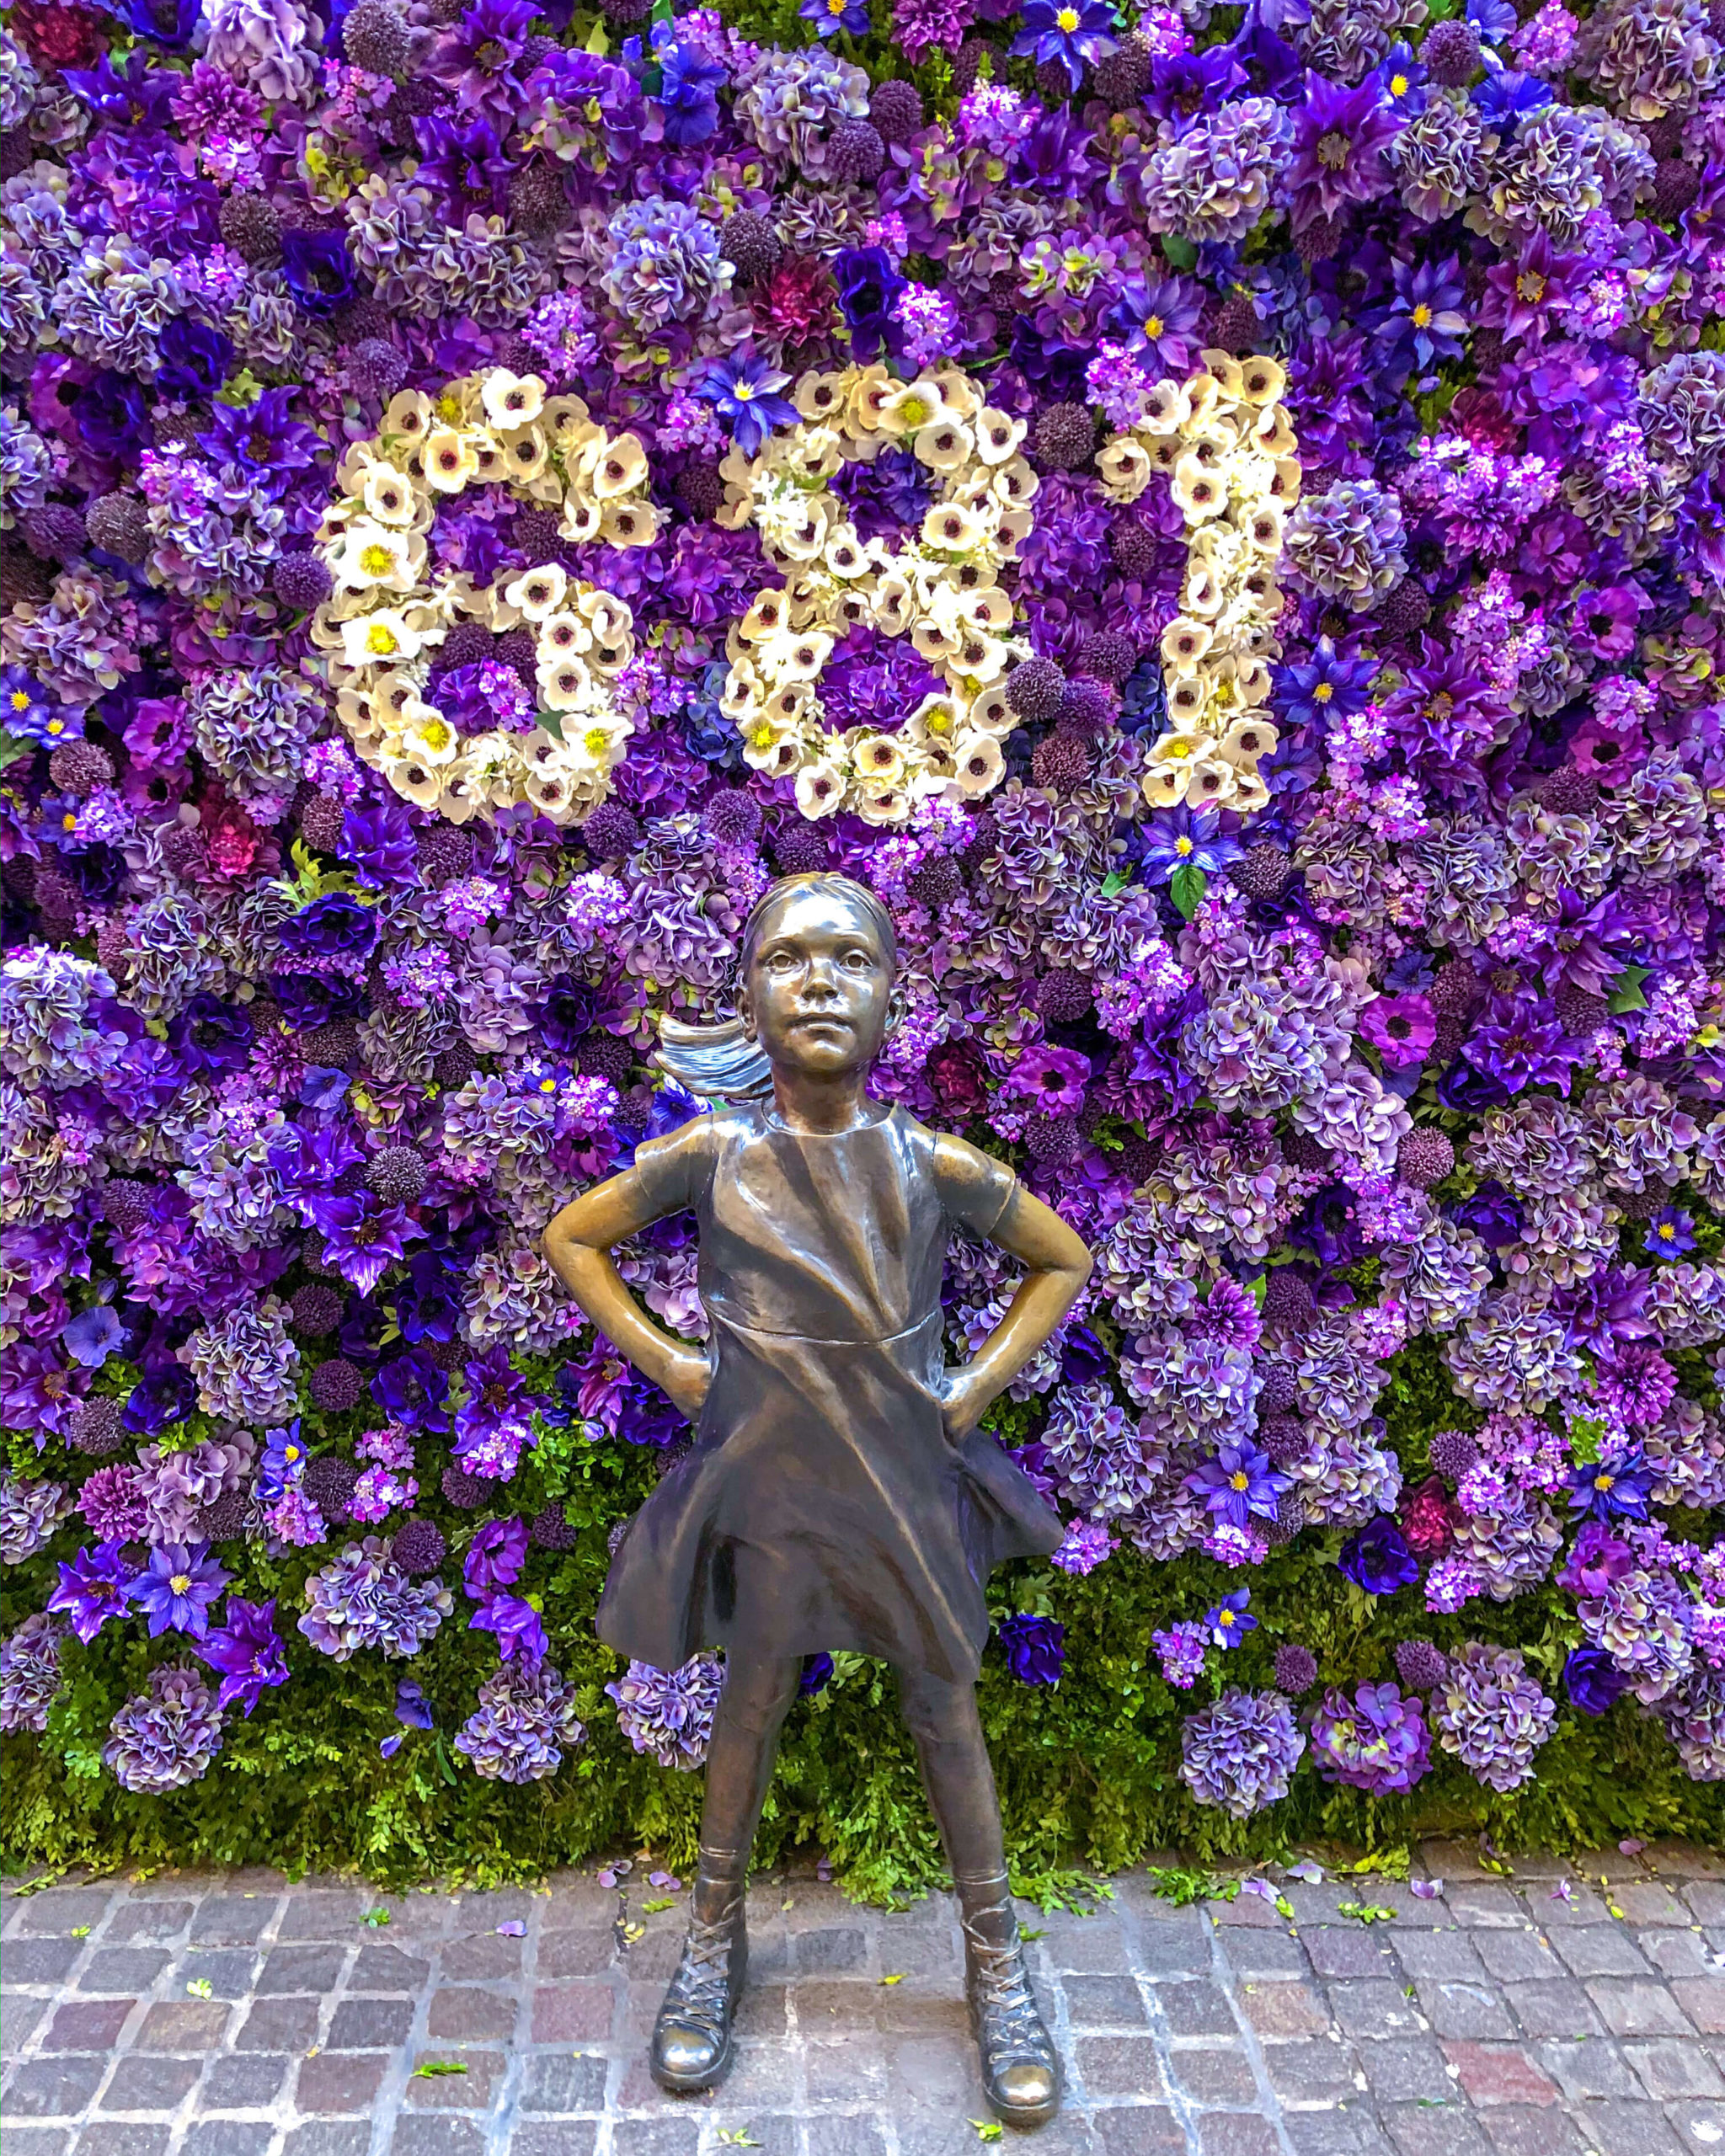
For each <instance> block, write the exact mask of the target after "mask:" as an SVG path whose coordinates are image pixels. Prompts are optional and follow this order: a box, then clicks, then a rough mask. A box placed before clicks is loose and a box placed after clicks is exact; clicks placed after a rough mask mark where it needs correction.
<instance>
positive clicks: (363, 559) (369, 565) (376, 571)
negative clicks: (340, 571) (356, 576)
mask: <svg viewBox="0 0 1725 2156" xmlns="http://www.w3.org/2000/svg"><path fill="white" fill-rule="evenodd" d="M394 561H395V557H394V555H393V553H391V552H390V551H389V549H388V547H380V546H377V545H375V544H374V545H372V546H370V547H366V551H365V552H364V553H362V554H361V555H360V568H362V569H363V570H364V571H365V572H366V575H367V576H373V577H376V576H387V574H388V573H389V570H390V568H392V566H393V563H394Z"/></svg>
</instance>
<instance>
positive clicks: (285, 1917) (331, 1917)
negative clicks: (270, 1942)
mask: <svg viewBox="0 0 1725 2156" xmlns="http://www.w3.org/2000/svg"><path fill="white" fill-rule="evenodd" d="M368 1906H370V1905H369V1904H368V1903H366V1902H365V1901H364V1900H363V1899H362V1898H361V1897H360V1893H359V1892H358V1891H357V1889H355V1888H354V1887H337V1888H333V1889H332V1888H327V1887H301V1888H298V1889H296V1892H294V1893H292V1894H291V1895H290V1896H289V1897H288V1902H287V1907H286V1908H285V1909H284V1910H283V1911H282V1914H281V1922H280V1925H279V1926H278V1927H277V1929H276V1933H275V1936H276V1937H277V1938H278V1939H339V1940H349V1939H351V1938H352V1936H353V1935H354V1929H355V1926H356V1925H357V1924H358V1923H359V1921H360V1914H361V1913H362V1911H363V1910H364V1909H365V1908H367V1907H368Z"/></svg>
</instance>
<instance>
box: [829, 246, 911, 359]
mask: <svg viewBox="0 0 1725 2156" xmlns="http://www.w3.org/2000/svg"><path fill="white" fill-rule="evenodd" d="M832 270H833V278H834V281H835V283H836V286H837V289H838V296H839V307H840V310H841V312H842V313H843V315H844V318H845V320H846V322H847V323H849V324H850V328H851V350H852V352H853V353H854V354H855V355H856V356H857V358H858V359H859V360H873V359H874V358H876V357H877V356H878V355H879V351H880V348H881V345H882V344H883V343H884V342H888V341H890V339H892V338H894V337H895V335H896V334H897V332H896V328H895V324H894V321H893V308H894V306H895V304H896V302H897V300H898V297H899V295H900V292H902V291H905V290H906V285H905V279H904V278H902V277H901V276H900V275H899V273H898V271H897V270H895V269H894V267H893V265H892V258H891V257H890V256H889V254H888V253H887V251H886V249H885V248H884V247H847V248H841V250H840V252H839V253H838V254H837V255H836V256H835V258H834V259H833V265H832Z"/></svg>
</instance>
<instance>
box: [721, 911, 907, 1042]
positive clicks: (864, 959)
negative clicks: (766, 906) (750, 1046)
mask: <svg viewBox="0 0 1725 2156" xmlns="http://www.w3.org/2000/svg"><path fill="white" fill-rule="evenodd" d="M737 1004H738V1009H739V1011H740V1013H741V1015H742V1018H743V1022H744V1023H745V1026H746V1027H748V1029H749V1031H750V1033H753V1034H754V1035H755V1037H756V1038H757V1039H758V1040H759V1041H760V1043H761V1047H762V1048H763V1049H765V1050H766V1059H767V1061H768V1062H769V1063H771V1064H772V1066H773V1068H774V1069H775V1070H793V1071H797V1072H800V1073H802V1074H804V1075H806V1076H808V1077H810V1078H844V1077H848V1076H850V1075H853V1074H855V1073H857V1072H859V1071H866V1070H868V1066H869V1065H871V1064H872V1063H873V1061H874V1059H875V1057H876V1056H877V1055H879V1053H880V1047H881V1043H882V1042H883V1041H884V1039H885V1038H886V1033H887V1027H888V1026H889V1023H890V1022H891V1018H892V1015H893V974H892V969H891V968H890V966H889V964H888V963H887V958H886V953H885V952H884V950H883V948H882V947H881V942H880V936H879V931H878V929H877V928H876V926H875V925H874V923H873V921H871V920H870V919H869V917H868V914H867V913H866V912H865V911H864V910H863V908H862V907H861V906H859V905H855V904H854V903H852V901H851V900H850V899H846V898H845V897H844V895H843V894H842V893H835V892H831V891H809V890H803V891H793V893H791V894H790V895H789V896H788V897H787V898H786V899H784V900H783V902H782V904H780V905H777V906H775V907H774V908H773V910H772V912H771V913H770V914H769V915H767V917H766V921H764V922H763V923H762V924H761V930H760V932H759V933H758V935H757V936H756V940H755V947H754V949H753V950H752V951H751V952H750V956H749V967H748V972H747V974H746V976H745V979H744V982H743V987H742V992H741V994H740V996H739V997H738V999H737Z"/></svg>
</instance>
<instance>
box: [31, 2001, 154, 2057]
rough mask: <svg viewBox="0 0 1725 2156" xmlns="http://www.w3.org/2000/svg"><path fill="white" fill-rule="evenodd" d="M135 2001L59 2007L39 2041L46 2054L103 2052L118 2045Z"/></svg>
mask: <svg viewBox="0 0 1725 2156" xmlns="http://www.w3.org/2000/svg"><path fill="white" fill-rule="evenodd" d="M136 2004H137V2001H136V1999H74V2000H72V2002H71V2004H68V2005H66V2006H62V2007H61V2009H60V2011H59V2012H58V2013H57V2014H56V2015H55V2016H54V2019H53V2020H51V2022H50V2023H49V2025H48V2033H47V2035H46V2036H44V2037H43V2039H42V2049H43V2050H44V2051H45V2052H106V2051H111V2050H112V2049H113V2048H114V2047H115V2044H117V2043H118V2042H119V2041H120V2031H121V2030H122V2029H123V2028H124V2027H125V2026H126V2021H127V2020H128V2018H129V2017H130V2015H131V2010H132V2009H133V2007H135V2006H136Z"/></svg>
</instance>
